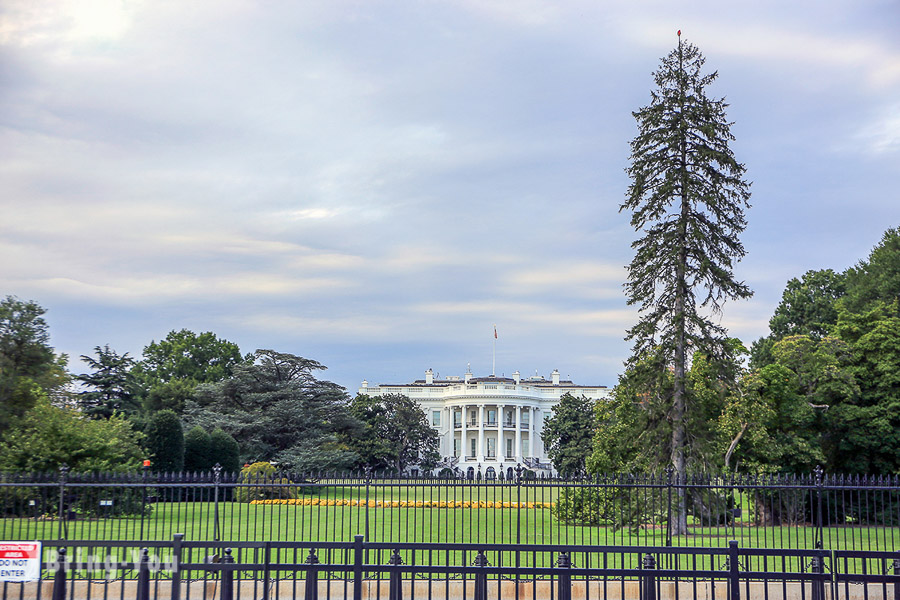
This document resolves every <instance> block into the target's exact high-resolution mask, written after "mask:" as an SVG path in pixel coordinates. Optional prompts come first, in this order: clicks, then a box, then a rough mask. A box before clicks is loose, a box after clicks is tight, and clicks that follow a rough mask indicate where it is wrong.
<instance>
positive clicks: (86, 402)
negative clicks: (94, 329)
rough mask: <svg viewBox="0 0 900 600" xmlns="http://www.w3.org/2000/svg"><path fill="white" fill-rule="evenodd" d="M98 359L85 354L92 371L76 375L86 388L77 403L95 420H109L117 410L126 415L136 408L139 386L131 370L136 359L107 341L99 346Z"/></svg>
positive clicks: (97, 348) (84, 358)
mask: <svg viewBox="0 0 900 600" xmlns="http://www.w3.org/2000/svg"><path fill="white" fill-rule="evenodd" d="M94 352H95V353H96V354H97V358H93V357H92V356H86V355H82V356H81V360H83V361H84V362H85V363H87V365H88V366H89V367H90V368H91V370H92V371H93V372H92V373H82V374H81V375H78V376H76V377H75V379H76V380H78V381H80V382H82V383H83V384H85V386H86V387H87V389H86V390H85V391H83V392H80V393H79V394H78V404H79V405H80V406H81V409H82V410H83V411H84V414H86V415H87V416H88V417H90V418H92V419H108V418H110V417H111V416H113V414H115V413H116V412H120V413H123V414H125V415H126V416H127V415H129V414H132V413H134V412H136V411H137V408H138V402H137V391H138V385H137V382H136V381H135V379H134V375H132V373H131V368H132V367H133V366H134V359H133V358H131V357H130V356H128V353H127V352H126V353H125V354H121V355H120V354H117V353H116V352H115V351H114V350H111V349H110V347H109V345H108V344H107V345H106V346H104V347H102V348H101V347H100V346H96V347H95V348H94Z"/></svg>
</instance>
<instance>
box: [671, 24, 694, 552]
mask: <svg viewBox="0 0 900 600" xmlns="http://www.w3.org/2000/svg"><path fill="white" fill-rule="evenodd" d="M678 57H679V64H678V70H679V75H680V76H681V83H680V85H681V94H680V99H679V112H680V116H681V119H682V129H681V131H679V134H680V136H681V141H680V146H681V147H680V150H681V155H680V156H679V163H680V164H679V165H678V168H679V170H680V172H681V185H680V187H681V189H680V190H679V191H680V195H681V222H680V223H679V232H678V237H679V239H678V264H677V273H676V283H675V285H676V292H675V327H676V340H675V365H674V366H675V373H674V375H675V390H674V395H673V396H674V397H673V399H672V413H671V415H672V466H673V467H674V468H675V477H676V480H677V481H680V482H684V476H685V464H684V440H685V431H684V407H685V381H684V373H685V361H686V354H687V348H686V344H685V327H686V322H685V316H686V315H685V313H686V311H685V301H686V298H687V294H688V289H687V281H686V278H687V275H686V268H687V222H688V218H689V217H690V204H689V201H688V190H687V140H686V139H685V135H686V132H685V131H684V125H683V123H684V94H685V90H684V77H683V73H684V71H683V67H682V65H681V40H680V39H679V42H678ZM672 509H673V510H672V535H684V534H686V533H688V529H687V506H686V502H685V497H684V488H683V487H676V488H675V506H673V507H672Z"/></svg>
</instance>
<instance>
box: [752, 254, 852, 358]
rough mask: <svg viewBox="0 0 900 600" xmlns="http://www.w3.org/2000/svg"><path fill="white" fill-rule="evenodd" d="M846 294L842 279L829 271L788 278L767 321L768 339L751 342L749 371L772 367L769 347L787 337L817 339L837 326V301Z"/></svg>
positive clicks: (843, 276) (837, 274)
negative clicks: (769, 365)
mask: <svg viewBox="0 0 900 600" xmlns="http://www.w3.org/2000/svg"><path fill="white" fill-rule="evenodd" d="M845 293H846V276H845V275H844V274H842V273H835V272H834V271H832V270H831V269H824V270H821V271H807V272H806V273H805V274H804V275H803V277H802V278H800V279H797V278H796V277H794V278H791V280H790V281H788V282H787V285H786V286H785V288H784V292H783V293H782V294H781V302H780V303H779V304H778V306H777V307H776V308H775V314H774V315H773V316H772V318H771V319H770V320H769V331H770V332H771V333H770V334H769V335H768V337H765V338H761V339H759V340H757V341H756V342H754V344H753V350H752V352H751V356H750V366H751V368H754V369H756V368H760V367H764V366H766V365H768V364H772V362H773V361H774V357H773V356H772V346H773V345H774V344H775V342H777V341H778V340H780V339H781V338H783V337H786V336H789V335H807V336H810V337H811V338H814V339H821V338H823V337H825V336H826V335H828V334H829V332H830V331H831V330H832V329H833V328H834V325H835V324H836V323H837V315H838V300H840V299H841V298H842V297H843V296H844V294H845Z"/></svg>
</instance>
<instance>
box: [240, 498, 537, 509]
mask: <svg viewBox="0 0 900 600" xmlns="http://www.w3.org/2000/svg"><path fill="white" fill-rule="evenodd" d="M250 504H279V505H289V506H366V505H368V507H369V508H469V509H472V508H531V509H548V510H549V509H551V508H553V503H552V502H494V501H490V500H481V501H479V500H471V501H469V500H464V501H463V500H446V501H445V500H369V501H368V503H367V502H366V501H365V500H348V499H346V498H338V499H334V498H284V499H277V498H273V499H268V500H254V501H252V502H251V503H250Z"/></svg>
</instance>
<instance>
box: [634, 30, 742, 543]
mask: <svg viewBox="0 0 900 600" xmlns="http://www.w3.org/2000/svg"><path fill="white" fill-rule="evenodd" d="M703 64H704V58H703V56H702V54H701V53H700V51H699V50H698V49H697V48H696V47H695V46H693V45H691V44H689V43H682V42H681V40H680V38H679V43H678V47H677V48H676V49H675V50H674V51H673V52H671V53H670V54H669V55H668V56H666V57H665V58H663V59H662V63H661V65H660V67H659V69H658V70H657V71H656V72H655V73H654V80H655V83H656V89H655V90H654V91H652V92H651V102H650V104H649V105H648V106H646V107H643V108H641V109H640V110H639V111H637V112H635V113H634V117H635V119H636V120H637V124H638V135H637V137H635V138H634V140H633V141H632V143H631V166H630V167H629V168H628V169H627V173H628V175H629V176H630V178H631V181H632V183H631V186H630V187H629V189H628V194H627V197H626V200H625V202H624V203H623V204H622V206H621V208H620V210H627V211H630V212H631V214H632V216H631V225H632V226H633V227H634V228H635V230H636V231H638V232H639V233H640V236H641V237H639V238H638V239H637V240H636V241H635V242H634V243H633V244H632V247H633V248H634V250H635V256H634V259H633V260H632V261H631V263H630V265H629V266H628V282H627V283H626V284H625V290H626V294H627V297H628V303H629V304H635V305H638V307H639V308H640V314H641V316H640V320H639V321H638V323H637V324H636V325H635V326H634V327H632V328H631V329H629V331H628V335H627V339H630V340H632V341H633V342H634V347H633V354H632V358H631V360H630V363H629V364H630V366H632V367H635V366H637V365H638V364H641V365H649V366H650V369H646V370H644V372H645V373H646V374H647V375H648V376H649V377H650V378H652V379H655V380H657V383H653V382H651V381H646V382H645V386H646V387H647V388H648V389H653V390H655V391H657V392H658V391H662V390H663V389H664V388H663V386H662V384H661V383H660V382H662V381H667V380H668V378H669V377H670V374H669V371H668V369H669V368H671V369H672V372H671V398H669V399H666V403H667V404H668V407H669V408H668V411H667V414H666V419H667V420H668V421H670V422H671V445H670V449H671V455H670V460H671V462H672V464H673V466H674V467H675V469H676V471H677V472H678V473H679V474H683V473H684V472H685V469H686V450H687V447H688V439H689V437H690V434H689V432H688V431H687V429H686V425H687V422H686V416H685V415H686V407H688V406H689V405H691V403H690V402H689V400H688V381H687V376H686V375H687V373H686V372H687V368H688V366H689V362H690V357H691V355H692V354H693V353H695V352H701V353H703V354H704V355H705V356H706V357H707V359H708V360H709V361H711V362H714V363H715V362H717V361H719V360H720V359H722V357H723V356H725V355H726V354H727V344H726V341H725V340H726V336H725V330H724V328H723V327H722V326H720V325H718V324H716V323H714V322H713V321H712V320H711V319H710V315H711V314H715V313H718V312H719V311H720V310H721V306H722V303H723V302H724V301H726V300H728V299H739V298H747V297H749V296H750V295H751V294H752V292H751V291H750V289H749V288H748V287H747V286H746V285H745V284H744V283H743V282H740V281H738V280H737V279H736V278H735V276H734V273H733V271H732V269H733V266H734V263H735V262H736V261H737V260H740V259H741V258H742V257H743V256H744V247H743V245H742V244H741V242H740V239H739V237H738V236H739V234H740V233H741V232H742V231H743V230H744V228H745V227H746V220H745V217H744V210H745V209H746V208H748V207H749V203H748V201H749V198H750V192H749V183H747V182H746V181H745V180H744V179H743V176H744V172H745V168H744V166H743V165H742V164H741V163H739V162H738V161H737V160H736V159H735V157H734V155H733V153H732V151H731V148H730V147H729V143H730V142H732V141H733V140H734V136H733V135H732V134H731V130H730V126H731V124H730V123H729V122H728V120H727V118H726V114H725V109H726V107H727V104H726V103H725V101H724V100H721V99H715V98H710V97H709V96H708V95H707V87H708V86H709V85H710V84H712V83H713V81H715V79H716V76H717V74H716V73H715V72H713V73H710V74H704V73H703V72H702V70H703ZM679 518H680V523H676V527H675V530H676V531H678V532H680V531H684V529H685V527H686V526H685V523H684V514H683V511H682V514H681V515H680V516H679Z"/></svg>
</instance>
